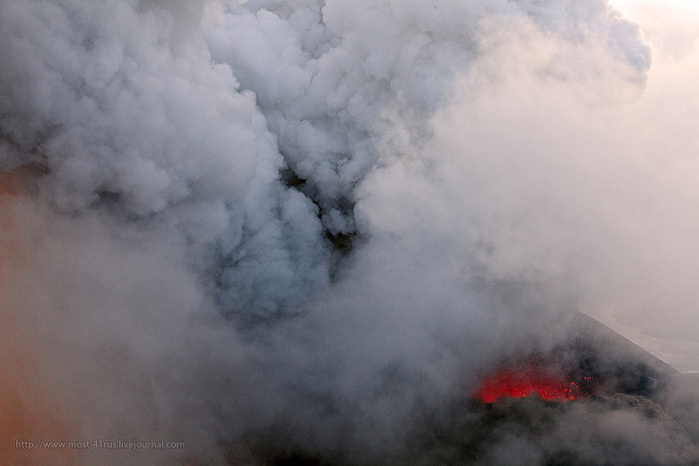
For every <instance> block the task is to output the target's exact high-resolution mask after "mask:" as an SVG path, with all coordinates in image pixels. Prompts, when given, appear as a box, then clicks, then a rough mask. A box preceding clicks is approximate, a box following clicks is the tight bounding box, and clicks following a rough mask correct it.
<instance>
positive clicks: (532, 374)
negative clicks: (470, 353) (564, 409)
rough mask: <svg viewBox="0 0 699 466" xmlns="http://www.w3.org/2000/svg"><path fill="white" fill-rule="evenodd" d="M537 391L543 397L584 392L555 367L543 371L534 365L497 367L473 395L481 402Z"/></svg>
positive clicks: (565, 396) (569, 397)
mask: <svg viewBox="0 0 699 466" xmlns="http://www.w3.org/2000/svg"><path fill="white" fill-rule="evenodd" d="M532 395H538V396H540V397H541V398H543V399H545V400H561V401H567V400H574V399H576V398H578V397H580V396H582V395H583V393H582V390H581V389H580V385H579V384H578V383H576V382H573V381H571V380H567V379H566V377H563V376H557V374H556V371H553V370H551V371H545V370H543V369H540V368H538V367H535V366H529V367H514V368H504V369H500V370H499V371H498V372H497V373H496V374H494V375H491V376H488V377H486V378H485V379H483V383H482V384H481V386H480V388H478V390H476V391H475V392H474V393H473V397H474V398H476V399H479V400H481V401H483V402H484V403H494V402H495V401H497V400H499V399H501V398H523V397H527V396H532Z"/></svg>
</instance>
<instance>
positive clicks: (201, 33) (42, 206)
mask: <svg viewBox="0 0 699 466" xmlns="http://www.w3.org/2000/svg"><path fill="white" fill-rule="evenodd" d="M0 40H1V42H2V44H3V46H2V47H1V48H0V169H2V170H3V171H4V172H5V174H4V175H3V178H2V179H0V181H2V183H3V186H4V188H3V189H2V192H3V195H2V202H1V205H0V208H1V211H2V215H3V220H2V222H3V223H2V227H3V231H2V235H3V236H2V244H1V245H0V246H1V251H2V252H1V253H2V258H1V259H0V263H1V265H2V275H1V276H0V286H1V287H2V290H1V292H2V302H1V303H0V306H1V312H2V313H3V314H2V315H3V329H2V333H0V335H2V338H0V341H1V342H2V343H0V345H2V346H0V349H1V350H2V353H3V356H2V358H3V361H2V362H3V364H2V367H0V369H1V370H2V377H3V382H0V395H2V396H3V398H5V399H6V400H9V401H3V403H4V405H3V406H1V407H2V408H3V413H4V412H9V413H10V414H8V415H5V414H3V415H4V416H5V418H7V419H9V420H5V419H0V421H2V422H3V424H6V425H7V428H6V429H4V431H5V432H7V433H3V434H1V435H3V437H0V441H2V442H3V445H2V447H1V448H2V449H0V454H2V455H4V456H5V457H7V458H10V459H11V460H17V461H22V460H23V458H26V457H30V458H39V456H36V457H32V456H31V455H47V456H44V458H59V459H60V461H64V462H65V463H67V464H70V463H73V462H76V461H77V462H85V464H89V463H90V462H95V461H98V462H100V463H101V464H109V463H115V464H116V463H118V462H120V461H121V462H124V461H127V462H134V461H135V462H137V463H138V462H142V463H144V464H146V463H147V464H150V463H152V462H153V461H162V462H164V463H166V464H167V463H168V462H172V461H181V462H184V461H203V462H211V463H214V464H216V463H224V464H225V462H226V461H228V462H231V463H233V464H237V463H238V462H239V463H241V464H249V463H252V464H257V463H260V464H261V463H262V462H263V461H266V460H269V458H273V457H274V455H275V453H273V452H274V451H279V454H280V455H282V456H283V455H285V454H290V455H293V454H295V453H293V452H294V451H296V450H297V449H300V450H301V451H303V452H305V453H302V454H304V455H305V454H309V455H320V456H321V457H323V458H324V460H325V461H336V462H341V463H345V462H346V463H349V464H355V463H360V464H361V463H377V462H381V461H385V462H388V463H392V462H396V461H399V460H400V461H404V462H406V463H407V464H410V463H411V461H410V459H409V457H408V456H406V455H407V453H406V451H407V450H406V449H405V447H406V445H407V444H410V443H411V440H410V439H411V438H412V437H411V436H413V435H418V434H417V432H422V430H421V428H418V424H419V422H421V421H420V420H421V419H424V415H425V413H430V412H432V413H434V412H439V411H440V410H442V409H444V406H445V405H449V403H451V402H452V401H453V400H454V399H456V398H458V397H459V396H463V395H464V393H468V391H469V390H472V389H473V388H474V387H475V386H476V385H477V384H478V377H479V376H480V375H481V374H482V372H483V370H484V368H486V367H490V366H492V365H494V364H496V362H497V360H498V359H499V357H501V356H503V355H505V354H507V353H509V352H511V351H513V348H522V347H531V346H535V345H534V343H532V342H536V344H538V345H541V347H547V345H549V346H550V345H552V344H553V342H552V340H553V339H554V338H553V337H551V336H550V335H551V334H554V333H556V332H555V331H553V330H552V329H553V328H557V326H558V325H559V323H561V322H567V321H568V320H567V319H568V317H567V316H568V314H567V313H568V312H569V311H570V310H572V309H578V308H582V309H584V310H586V311H587V312H589V313H591V314H596V315H608V314H609V313H610V312H616V313H619V315H624V313H626V314H629V315H631V316H633V317H634V318H635V317H637V316H639V315H640V316H642V317H643V320H641V321H640V322H641V323H639V327H641V328H644V327H645V326H651V327H656V328H657V329H658V331H659V332H660V334H658V335H657V336H658V337H663V336H665V337H666V338H670V337H678V333H677V332H678V329H680V328H681V331H682V332H684V334H682V335H679V338H684V339H686V340H691V339H692V338H696V335H697V334H699V332H697V331H696V330H697V325H698V324H699V322H698V321H697V319H696V316H695V313H694V312H693V311H692V310H691V306H690V303H692V302H696V300H695V298H697V297H698V296H697V292H696V291H695V289H694V288H695V287H694V284H695V283H696V279H697V278H699V265H697V264H699V260H696V259H699V257H696V256H697V254H699V250H698V249H697V248H696V247H695V246H694V245H693V238H694V237H695V233H697V232H699V224H697V222H696V221H694V219H693V218H691V212H693V211H695V210H696V209H695V208H696V207H697V205H696V204H697V201H696V199H697V198H696V197H695V196H693V195H694V194H696V189H695V188H694V187H693V185H692V178H691V176H692V174H693V173H695V172H696V169H697V165H696V163H695V160H693V159H692V157H693V154H692V152H691V151H696V146H691V144H689V145H686V146H682V145H681V144H679V143H677V144H673V145H671V147H673V149H675V151H676V154H671V155H669V156H668V154H667V153H666V151H664V150H663V147H664V145H663V144H664V143H665V134H666V131H665V128H662V129H663V132H662V134H661V135H658V134H655V133H654V131H653V130H652V128H651V129H649V122H650V123H655V121H656V120H655V119H654V115H653V114H652V112H653V111H655V109H656V108H657V106H656V105H655V104H653V103H651V104H643V103H639V102H645V101H643V100H639V99H640V98H641V96H642V95H643V94H644V91H645V88H646V86H647V79H648V73H649V72H650V71H649V70H652V68H651V51H650V50H651V49H650V47H649V46H648V45H647V43H646V42H644V40H643V38H642V34H641V32H640V29H639V27H638V26H637V25H635V24H634V23H632V22H630V21H628V20H626V19H624V18H623V17H622V16H621V14H620V13H619V12H617V11H616V10H614V9H613V8H611V7H610V6H609V5H608V4H607V2H606V1H603V0H585V1H580V0H577V1H561V2H553V1H543V2H542V1H533V0H532V1H528V0H518V1H504V0H503V1H494V0H493V1H491V0H484V1H478V2H468V1H460V0H436V1H431V2H425V1H404V2H393V1H388V0H367V1H360V2H354V1H352V2H350V1H344V0H327V1H324V2H323V1H319V0H294V1H271V0H270V1H265V0H257V1H254V0H251V1H247V2H244V1H224V0H210V1H203V0H201V1H192V2H180V1H170V2H168V1H155V0H150V1H148V0H104V1H100V2H94V1H87V0H14V1H12V2H10V3H9V4H3V5H2V7H0ZM648 92H651V91H650V90H649V91H648ZM690 137H691V134H690V133H681V134H680V135H679V138H680V141H682V142H686V141H688V140H689V138H690ZM695 142H696V141H695ZM694 155H695V154H694ZM10 188H12V189H10ZM692 209H694V210H692ZM659 306H664V307H665V308H667V309H670V310H671V315H672V316H674V317H675V319H676V320H678V321H679V320H681V321H682V322H683V324H682V325H677V323H676V322H675V323H673V322H669V323H668V322H667V319H665V318H664V317H659V314H658V309H659ZM560 325H561V327H564V325H563V324H560ZM5 393H6V394H7V396H5V395H4V394H5ZM678 396H679V395H678ZM677 400H679V398H677ZM682 400H684V401H682V402H684V403H685V405H683V406H686V404H687V403H689V406H690V407H692V406H693V405H692V403H694V401H692V400H690V401H686V400H685V399H684V398H682ZM675 402H676V403H680V401H675ZM605 403H611V401H606V402H605ZM643 403H644V402H643V401H638V400H631V401H629V400H626V399H624V400H622V401H619V402H618V403H617V405H615V411H614V413H613V414H612V415H610V416H607V415H606V414H605V413H606V411H607V410H606V407H605V406H606V405H605V406H603V403H602V405H592V406H587V407H586V405H580V406H575V407H572V408H567V409H566V410H565V413H563V414H561V416H560V420H559V421H556V422H559V424H556V425H552V426H550V428H548V429H549V430H548V432H549V433H550V434H551V436H552V438H554V439H555V438H558V436H560V435H562V434H561V432H564V431H566V429H568V427H569V426H570V425H573V426H575V429H576V430H575V435H576V436H577V437H576V438H578V439H579V443H580V445H581V446H580V448H579V450H576V449H575V446H574V445H567V446H566V448H568V450H570V451H571V452H572V453H570V454H572V455H578V456H577V458H579V459H580V461H583V462H586V461H588V462H593V463H594V462H595V461H598V460H599V462H604V461H607V460H608V459H609V456H610V455H614V454H615V453H614V451H613V448H611V447H608V446H603V448H602V449H601V450H595V451H593V452H590V450H589V449H588V447H589V444H590V442H593V441H595V440H594V439H595V438H596V437H594V436H592V437H590V436H587V437H586V435H587V433H588V432H591V431H594V430H595V429H598V428H599V426H600V425H602V426H605V428H607V429H609V431H610V432H612V435H611V438H615V439H620V442H630V444H631V445H632V446H633V445H635V446H637V447H638V446H639V445H641V444H640V443H638V442H636V440H634V441H633V442H632V441H631V439H635V438H636V437H635V434H634V432H635V431H631V430H627V428H626V426H625V423H626V421H625V419H626V420H630V421H629V422H634V423H636V424H637V425H636V428H637V431H638V432H640V433H641V434H642V435H643V436H644V438H647V439H648V441H647V443H643V444H642V445H641V446H644V447H647V446H648V445H650V444H652V442H659V444H662V445H664V447H663V448H661V449H658V450H657V452H658V453H657V456H654V457H653V458H654V459H655V460H657V461H669V462H672V459H673V457H672V454H673V452H674V453H675V454H677V455H678V456H677V457H676V459H677V461H684V462H687V461H691V460H692V459H693V458H695V457H694V456H692V455H693V454H694V452H695V450H693V449H694V448H695V447H694V446H693V445H692V437H691V436H692V435H694V441H696V435H697V433H696V432H691V431H690V432H689V433H688V431H687V430H685V429H687V427H686V426H688V425H692V423H693V422H694V421H695V418H692V417H691V416H693V414H692V411H691V410H690V412H689V414H687V415H686V418H685V419H684V420H683V421H682V425H679V424H677V423H676V422H675V421H674V420H672V419H670V418H669V416H667V415H666V414H665V413H664V412H662V410H661V408H660V407H659V406H657V405H652V406H650V407H647V406H646V408H647V410H649V411H648V412H650V411H652V412H653V413H656V414H657V415H656V414H654V415H653V416H650V417H649V419H652V420H648V421H647V422H646V421H643V423H641V424H640V426H639V424H638V422H636V420H637V418H639V419H640V417H639V415H638V414H637V412H636V411H633V410H634V409H636V408H637V407H638V406H645V405H643ZM649 403H651V402H649ZM449 406H451V405H449ZM619 406H621V407H619ZM522 409H524V410H526V409H529V408H527V407H524V408H522ZM692 409H694V408H692ZM658 410H659V411H658ZM537 415H541V416H547V414H546V413H544V414H541V413H539V414H537ZM465 416H466V415H465ZM581 418H584V419H586V422H587V424H584V423H583V424H578V423H576V421H575V419H581ZM547 419H548V418H547ZM643 419H645V418H643ZM458 422H461V421H457V423H458ZM464 422H467V421H464ZM547 422H548V421H547ZM551 422H553V421H551ZM467 424H468V425H469V426H470V425H472V424H470V421H468V422H467ZM668 426H669V427H668ZM503 428H504V429H506V428H507V425H505V427H503ZM678 432H679V433H678ZM496 434H497V433H496ZM498 435H499V434H497V435H495V436H494V437H493V440H492V442H491V443H490V444H487V445H486V446H487V447H488V448H489V449H488V453H486V454H484V456H481V457H477V458H476V457H468V458H469V459H470V460H474V459H475V460H480V461H486V462H491V463H498V464H500V463H505V464H509V463H512V462H513V461H514V459H515V458H518V456H517V454H516V453H512V452H515V451H518V450H521V451H525V452H526V454H527V455H529V456H528V458H534V459H536V458H538V459H539V460H541V461H543V460H542V458H547V456H546V455H549V454H550V451H549V450H550V449H551V448H553V447H552V446H551V445H552V443H551V442H552V441H545V440H540V439H539V440H536V439H535V440H531V439H530V441H527V440H526V435H524V434H520V433H518V432H516V429H512V430H511V432H510V433H509V434H507V435H502V436H498ZM423 438H424V436H423ZM38 439H43V440H51V439H57V440H61V439H63V440H68V441H76V440H80V441H82V440H90V441H94V440H104V441H112V440H117V439H137V440H151V439H164V440H168V441H175V442H184V443H185V445H186V448H184V449H177V448H175V449H163V450H158V451H155V450H154V449H150V450H148V449H142V450H138V451H130V450H125V449H121V450H118V449H107V448H96V447H95V448H84V449H79V450H76V449H73V450H70V449H62V450H61V449H55V450H49V449H41V451H39V452H36V451H28V450H27V449H26V448H23V447H21V446H20V447H18V446H17V444H16V443H15V442H16V441H36V440H38ZM668 439H670V440H668ZM678 439H679V440H678ZM673 442H675V443H673ZM553 443H554V444H558V443H560V442H553ZM503 445H504V446H503ZM668 445H675V446H677V445H680V446H681V448H680V447H677V448H674V449H673V448H671V447H669V446H668ZM438 447H439V448H437V447H435V448H436V449H437V450H439V452H437V453H434V452H433V451H432V450H429V449H426V450H423V451H421V452H414V454H415V456H414V458H417V457H422V456H420V455H423V456H424V457H425V458H427V459H425V460H424V461H425V462H426V464H429V463H430V462H433V461H436V459H435V458H437V457H439V456H440V455H442V453H440V452H442V451H444V450H445V449H448V448H450V447H449V446H444V447H443V446H441V445H438ZM491 447H492V448H491ZM547 448H548V449H549V450H547ZM644 451H645V450H644ZM270 452H272V453H270ZM290 452H291V453H290ZM498 452H499V453H498ZM52 455H53V456H52ZM270 455H271V456H270ZM434 455H436V456H434ZM635 457H642V456H635ZM600 458H602V459H600ZM554 459H555V458H554Z"/></svg>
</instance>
